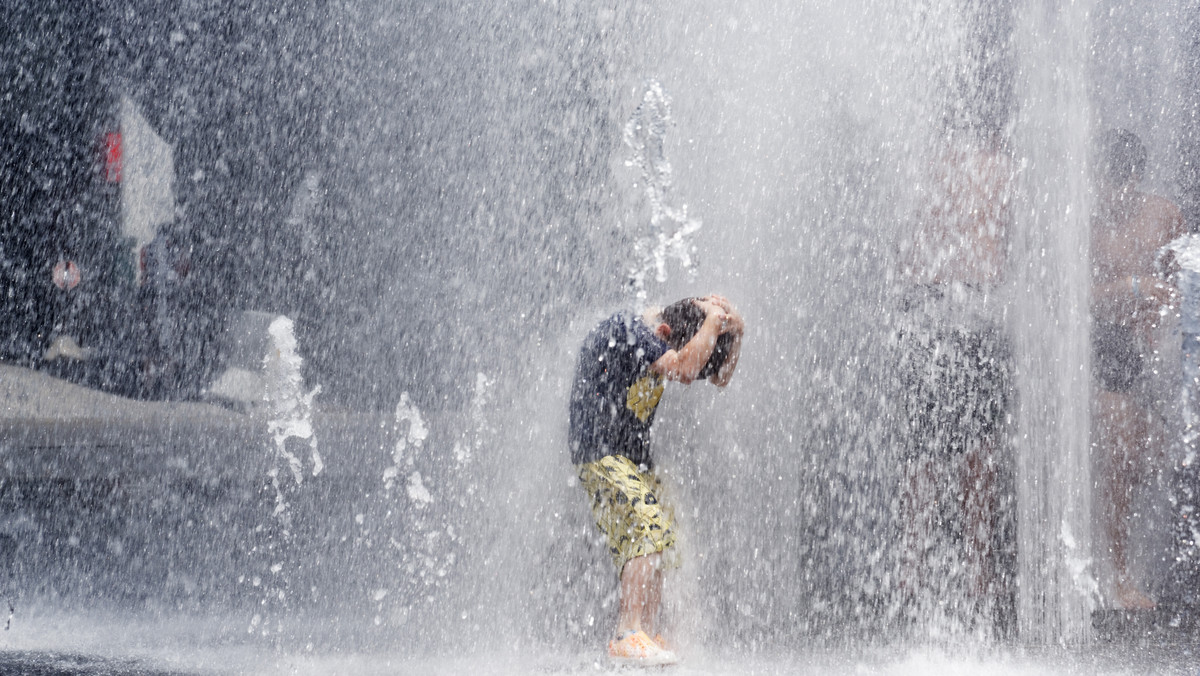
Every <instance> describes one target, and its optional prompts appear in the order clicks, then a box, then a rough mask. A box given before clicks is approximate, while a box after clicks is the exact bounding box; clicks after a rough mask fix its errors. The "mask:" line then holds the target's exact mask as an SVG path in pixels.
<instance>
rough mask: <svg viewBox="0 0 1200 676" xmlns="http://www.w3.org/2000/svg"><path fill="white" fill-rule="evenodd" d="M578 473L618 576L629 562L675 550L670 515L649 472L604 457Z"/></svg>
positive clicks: (620, 459)
mask: <svg viewBox="0 0 1200 676" xmlns="http://www.w3.org/2000/svg"><path fill="white" fill-rule="evenodd" d="M578 469H579V481H580V482H581V483H582V484H583V488H584V490H586V491H587V493H588V495H589V496H591V498H592V517H593V518H594V519H595V520H596V525H597V526H598V527H599V528H600V530H601V531H603V532H604V534H605V535H606V536H607V537H608V551H609V554H611V555H612V560H613V563H614V564H616V566H617V573H618V574H620V572H621V570H623V569H624V568H625V563H626V562H628V561H629V560H630V559H633V558H636V557H639V556H645V555H647V554H653V553H655V552H662V551H666V550H667V549H669V548H670V547H672V546H674V544H675V519H674V515H673V514H672V513H671V510H670V508H669V507H666V506H665V505H663V504H662V503H660V502H659V500H658V497H659V495H660V494H661V492H662V482H661V481H659V479H658V477H657V476H655V475H654V472H653V471H652V470H642V469H638V466H637V465H635V464H633V461H632V460H630V459H628V458H626V457H624V456H620V455H606V456H604V457H603V458H600V459H599V460H596V461H594V462H586V463H583V464H582V465H578ZM664 558H665V557H664ZM666 563H667V564H668V565H675V562H674V561H667V562H666Z"/></svg>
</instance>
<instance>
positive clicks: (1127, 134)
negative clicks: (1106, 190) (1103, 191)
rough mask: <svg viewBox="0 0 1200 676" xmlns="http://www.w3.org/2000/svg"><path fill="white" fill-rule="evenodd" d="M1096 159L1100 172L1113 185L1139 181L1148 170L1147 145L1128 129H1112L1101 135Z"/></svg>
mask: <svg viewBox="0 0 1200 676" xmlns="http://www.w3.org/2000/svg"><path fill="white" fill-rule="evenodd" d="M1098 146H1099V147H1098V148H1097V149H1096V150H1097V154H1096V159H1097V162H1098V163H1099V166H1098V167H1097V169H1098V172H1097V173H1098V174H1099V176H1101V177H1102V178H1104V180H1106V181H1108V182H1109V183H1111V184H1112V185H1115V186H1120V185H1124V184H1125V183H1127V182H1129V181H1131V180H1133V181H1139V180H1141V178H1142V175H1143V173H1144V172H1145V171H1146V146H1145V144H1143V143H1142V140H1141V139H1140V138H1138V136H1137V134H1135V133H1133V132H1131V131H1129V130H1127V129H1110V130H1108V131H1107V132H1105V133H1104V135H1103V136H1101V137H1100V140H1099V143H1098Z"/></svg>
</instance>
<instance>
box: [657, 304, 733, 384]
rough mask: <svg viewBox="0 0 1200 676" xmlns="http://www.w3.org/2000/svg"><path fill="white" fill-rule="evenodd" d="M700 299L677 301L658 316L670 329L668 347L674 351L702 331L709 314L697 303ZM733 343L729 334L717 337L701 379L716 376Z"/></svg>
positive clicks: (701, 373)
mask: <svg viewBox="0 0 1200 676" xmlns="http://www.w3.org/2000/svg"><path fill="white" fill-rule="evenodd" d="M698 300H700V299H699V298H684V299H683V300H678V301H675V302H674V303H671V304H670V305H668V306H667V307H665V308H663V309H662V312H660V313H659V314H658V317H659V319H660V320H662V323H664V324H666V325H667V327H668V328H669V329H670V333H669V334H668V335H667V336H666V341H667V345H669V346H670V347H671V349H673V350H679V349H682V348H683V346H684V345H687V344H688V341H689V340H691V339H692V338H693V337H694V336H695V335H696V332H697V331H699V330H700V325H701V324H703V323H704V318H705V317H707V316H708V313H706V312H705V311H704V308H702V307H700V305H699V304H698V303H697V301H698ZM732 343H733V336H731V335H729V334H728V333H722V334H721V335H720V336H717V342H716V345H714V346H713V351H712V356H710V357H709V358H708V362H707V363H706V364H705V365H704V368H702V369H700V373H699V376H698V377H700V378H708V377H709V376H712V375H714V374H715V373H716V372H717V371H718V370H719V369H720V368H721V365H722V364H724V363H725V359H726V358H727V357H728V356H729V350H730V347H731V346H732Z"/></svg>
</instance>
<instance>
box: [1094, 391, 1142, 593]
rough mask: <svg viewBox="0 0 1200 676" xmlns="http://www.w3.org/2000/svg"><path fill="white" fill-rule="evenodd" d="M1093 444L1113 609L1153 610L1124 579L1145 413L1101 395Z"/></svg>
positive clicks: (1117, 397) (1122, 397)
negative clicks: (1111, 576)
mask: <svg viewBox="0 0 1200 676" xmlns="http://www.w3.org/2000/svg"><path fill="white" fill-rule="evenodd" d="M1095 417H1096V420H1095V424H1096V426H1097V428H1096V438H1097V439H1098V442H1097V446H1098V450H1099V451H1100V453H1101V460H1102V465H1103V467H1104V468H1105V469H1104V473H1103V476H1102V478H1101V481H1102V483H1101V495H1102V497H1103V501H1104V505H1103V510H1102V513H1103V515H1104V528H1105V531H1106V533H1107V534H1108V538H1109V543H1110V547H1111V552H1112V562H1113V569H1114V573H1115V575H1116V581H1115V585H1114V597H1115V598H1114V603H1115V605H1116V606H1117V607H1119V608H1123V609H1126V610H1148V609H1151V608H1154V606H1155V603H1154V600H1153V599H1151V598H1150V597H1149V596H1147V595H1146V594H1145V593H1144V592H1143V591H1141V589H1139V588H1138V585H1137V584H1136V583H1135V582H1134V581H1133V579H1132V577H1131V576H1130V573H1129V525H1130V524H1129V520H1130V517H1131V516H1132V515H1133V493H1134V489H1135V488H1136V487H1137V486H1138V485H1139V484H1140V483H1141V476H1142V473H1143V471H1144V464H1145V457H1146V454H1147V452H1148V450H1149V449H1148V448H1147V446H1148V444H1149V443H1150V436H1151V433H1150V429H1149V424H1148V417H1149V416H1148V413H1147V412H1146V411H1144V410H1143V409H1142V408H1141V407H1140V406H1138V405H1137V404H1136V403H1135V402H1134V400H1133V398H1132V397H1130V396H1129V395H1127V394H1121V393H1118V392H1107V391H1102V392H1100V393H1098V394H1097V397H1096V416H1095Z"/></svg>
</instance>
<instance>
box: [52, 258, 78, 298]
mask: <svg viewBox="0 0 1200 676" xmlns="http://www.w3.org/2000/svg"><path fill="white" fill-rule="evenodd" d="M82 278H83V276H82V275H81V274H80V273H79V266H78V265H75V261H59V262H58V263H57V264H55V266H54V272H52V273H51V279H53V280H54V286H57V287H58V288H60V289H65V290H67V291H70V290H71V289H74V288H75V287H77V286H79V280H81V279H82Z"/></svg>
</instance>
